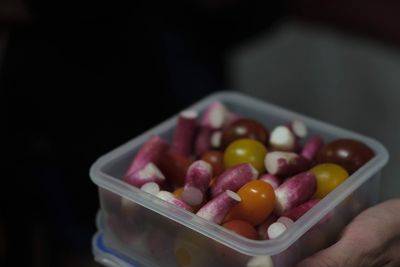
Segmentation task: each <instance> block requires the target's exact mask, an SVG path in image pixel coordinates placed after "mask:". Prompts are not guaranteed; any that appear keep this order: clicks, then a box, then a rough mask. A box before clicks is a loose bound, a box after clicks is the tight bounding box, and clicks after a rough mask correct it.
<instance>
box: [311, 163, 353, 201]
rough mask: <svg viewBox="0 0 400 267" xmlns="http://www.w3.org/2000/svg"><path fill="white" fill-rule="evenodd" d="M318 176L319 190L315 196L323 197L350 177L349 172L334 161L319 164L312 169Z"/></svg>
mask: <svg viewBox="0 0 400 267" xmlns="http://www.w3.org/2000/svg"><path fill="white" fill-rule="evenodd" d="M311 172H312V173H314V175H315V176H316V178H317V191H316V192H315V194H314V198H319V199H321V198H323V197H325V196H326V195H327V194H329V192H331V191H332V190H333V189H335V188H336V187H337V186H339V185H340V184H341V183H342V182H343V181H344V180H346V179H347V177H349V174H348V172H347V171H346V170H345V169H344V168H343V167H341V166H339V165H337V164H334V163H323V164H318V165H316V166H315V167H313V168H312V169H311Z"/></svg>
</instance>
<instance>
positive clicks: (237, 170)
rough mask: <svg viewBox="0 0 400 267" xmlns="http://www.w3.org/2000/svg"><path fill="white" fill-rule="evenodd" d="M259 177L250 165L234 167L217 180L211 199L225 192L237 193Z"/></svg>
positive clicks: (212, 189)
mask: <svg viewBox="0 0 400 267" xmlns="http://www.w3.org/2000/svg"><path fill="white" fill-rule="evenodd" d="M257 177H258V171H257V170H256V169H255V168H254V167H253V166H252V165H251V164H250V163H243V164H239V165H236V166H233V167H231V168H229V169H227V170H226V171H224V172H223V173H221V175H220V176H218V177H217V178H216V180H215V182H214V184H213V186H212V187H211V197H212V198H214V197H216V196H217V195H219V194H220V193H222V192H224V191H225V190H232V191H237V190H239V189H240V188H241V187H242V186H243V185H245V184H246V183H248V182H250V181H252V180H255V179H257Z"/></svg>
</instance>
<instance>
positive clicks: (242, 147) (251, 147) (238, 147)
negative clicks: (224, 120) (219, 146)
mask: <svg viewBox="0 0 400 267" xmlns="http://www.w3.org/2000/svg"><path fill="white" fill-rule="evenodd" d="M267 152H268V151H267V149H266V148H265V146H264V145H263V144H262V143H260V142H259V141H256V140H253V139H247V138H246V139H239V140H236V141H234V142H232V143H230V144H229V146H228V147H227V148H226V149H225V152H224V165H225V169H227V168H230V167H232V166H235V165H238V164H241V163H250V164H251V165H252V166H253V167H254V168H255V169H256V170H257V171H258V172H259V173H263V172H265V166H264V158H265V155H266V154H267Z"/></svg>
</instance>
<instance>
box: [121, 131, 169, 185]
mask: <svg viewBox="0 0 400 267" xmlns="http://www.w3.org/2000/svg"><path fill="white" fill-rule="evenodd" d="M168 148H169V144H168V142H167V141H165V140H164V139H162V138H160V137H159V136H153V137H151V138H150V139H148V140H147V141H146V142H145V143H144V144H143V145H142V146H141V148H140V149H139V151H138V153H137V154H136V156H135V157H134V159H133V160H132V162H131V164H130V166H129V168H128V170H127V172H126V173H125V176H124V177H127V176H128V175H130V174H131V173H133V172H136V171H139V170H141V169H143V168H144V167H145V166H146V165H147V164H148V163H150V162H152V163H154V164H155V165H158V162H159V160H160V159H161V158H162V157H163V154H164V153H165V151H167V149H168Z"/></svg>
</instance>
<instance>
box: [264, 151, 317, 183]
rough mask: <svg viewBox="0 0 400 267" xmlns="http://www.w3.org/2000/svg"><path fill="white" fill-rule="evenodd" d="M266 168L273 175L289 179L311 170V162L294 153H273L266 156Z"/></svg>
mask: <svg viewBox="0 0 400 267" xmlns="http://www.w3.org/2000/svg"><path fill="white" fill-rule="evenodd" d="M264 163H265V168H266V169H267V171H268V173H269V174H271V175H276V176H280V177H288V176H291V175H294V174H296V173H300V172H304V171H306V170H308V169H309V167H310V162H309V160H307V159H305V158H303V157H301V156H299V155H298V154H296V153H294V152H284V151H273V152H270V153H268V154H267V155H266V156H265V161H264Z"/></svg>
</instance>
